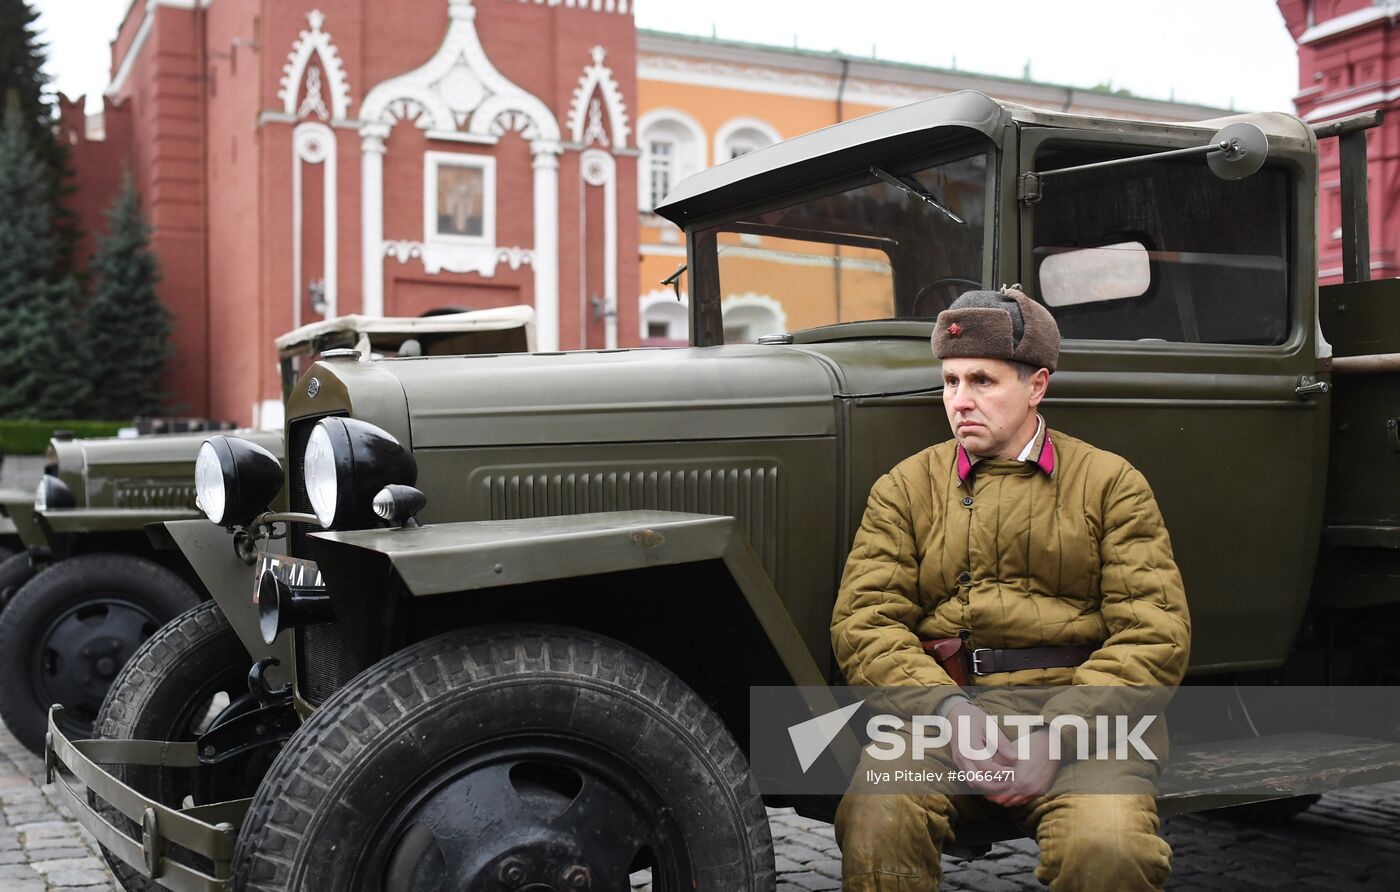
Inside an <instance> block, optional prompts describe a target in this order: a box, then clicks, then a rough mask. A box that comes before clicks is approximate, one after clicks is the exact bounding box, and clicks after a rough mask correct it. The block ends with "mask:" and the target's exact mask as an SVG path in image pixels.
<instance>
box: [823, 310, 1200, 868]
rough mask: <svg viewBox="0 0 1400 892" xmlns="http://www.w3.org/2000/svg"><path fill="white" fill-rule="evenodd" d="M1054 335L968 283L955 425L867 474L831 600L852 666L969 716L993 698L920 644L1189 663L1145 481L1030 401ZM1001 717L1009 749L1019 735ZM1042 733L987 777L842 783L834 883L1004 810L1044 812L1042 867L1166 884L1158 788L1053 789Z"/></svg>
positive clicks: (1005, 678)
mask: <svg viewBox="0 0 1400 892" xmlns="http://www.w3.org/2000/svg"><path fill="white" fill-rule="evenodd" d="M1059 347H1060V334H1059V329H1058V327H1057V326H1056V324H1055V320H1054V318H1053V317H1052V316H1051V315H1050V313H1049V311H1048V310H1046V309H1045V308H1044V307H1042V306H1041V305H1040V304H1038V303H1036V302H1035V301H1033V300H1031V299H1030V298H1028V297H1026V296H1025V295H1024V294H1022V293H1020V292H1019V291H1017V290H1015V289H1003V290H1002V291H1001V292H994V291H973V292H969V293H967V294H964V295H963V296H962V297H960V298H958V300H957V301H955V302H954V303H953V304H952V305H951V306H950V307H949V308H948V309H947V310H945V311H944V312H942V313H941V314H939V316H938V321H937V323H936V325H935V327H934V333H933V350H934V353H935V354H936V355H937V356H938V358H939V359H940V360H942V361H943V406H944V409H945V410H946V412H947V414H948V423H949V425H950V426H951V427H952V430H953V434H954V439H952V440H949V441H947V442H945V443H940V444H937V445H935V446H931V447H929V448H928V449H925V450H924V451H922V452H920V453H918V454H917V455H914V456H912V457H910V458H908V459H906V460H904V461H903V462H901V463H900V464H899V465H897V466H896V467H895V468H894V469H893V470H892V471H890V473H888V474H886V475H885V476H884V477H881V478H880V479H879V480H878V481H876V483H875V485H874V487H873V488H872V489H871V492H870V500H869V503H868V504H867V507H866V510H865V517H864V520H863V521H862V523H861V526H860V530H859V531H858V532H857V534H856V537H855V543H854V545H853V547H852V549H851V555H850V558H849V559H848V561H847V563H846V569H845V573H844V575H843V577H842V581H841V590H840V594H839V595H838V598H837V602H836V608H835V611H834V614H833V617H832V629H831V635H832V644H833V646H834V648H835V654H836V658H837V660H838V662H839V664H840V666H841V670H842V672H843V673H844V674H845V677H846V680H847V682H849V683H850V684H852V685H878V686H889V687H893V686H908V685H914V686H922V687H924V688H926V689H928V696H927V698H926V701H927V702H929V703H937V704H938V705H937V712H938V713H939V714H943V715H946V716H947V717H948V718H950V719H952V720H953V726H954V727H955V728H956V727H957V726H958V725H957V720H958V719H959V718H961V717H963V716H970V717H972V718H975V719H977V721H976V722H974V723H973V724H972V725H971V726H970V727H981V724H980V723H981V721H982V720H983V719H985V714H984V713H983V712H982V711H981V709H980V708H979V707H978V706H977V705H975V703H974V702H973V701H972V700H969V699H967V698H966V697H962V696H959V694H960V692H961V689H960V688H959V687H958V686H957V685H956V684H955V683H954V682H953V680H952V678H951V677H950V675H949V674H948V673H947V672H946V671H945V670H944V669H943V668H942V667H941V666H940V665H939V664H938V663H937V662H936V661H935V660H934V659H933V658H931V657H930V656H929V655H928V654H927V653H926V652H925V650H924V648H923V647H922V646H921V641H929V640H932V639H940V638H952V637H956V636H958V635H960V634H961V635H963V636H964V637H966V638H967V646H968V647H969V648H977V649H979V660H978V668H979V670H980V674H976V675H973V676H972V677H971V681H972V683H973V684H974V685H977V686H982V685H1060V686H1064V685H1176V684H1177V683H1178V682H1180V680H1181V678H1182V675H1183V674H1184V673H1185V671H1186V664H1187V658H1188V655H1189V649H1190V620H1189V617H1188V614H1187V608H1186V596H1185V593H1184V591H1183V588H1182V583H1181V576H1180V573H1179V572H1178V570H1177V567H1176V563H1175V561H1174V559H1173V557H1172V550H1171V542H1170V540H1169V539H1168V537H1167V531H1166V528H1165V526H1164V525H1163V522H1162V516H1161V513H1160V511H1159V510H1158V508H1157V503H1156V501H1155V499H1154V498H1153V496H1152V491H1151V490H1150V489H1149V488H1148V485H1147V481H1146V480H1145V479H1144V478H1143V476H1142V474H1140V473H1139V472H1138V471H1137V470H1135V469H1134V468H1133V467H1132V466H1131V465H1130V464H1128V462H1127V461H1125V460H1124V459H1122V458H1120V457H1119V456H1117V455H1114V454H1112V453H1109V452H1105V451H1103V450H1100V449H1095V448H1094V447H1093V446H1090V445H1089V444H1088V443H1085V442H1083V441H1081V440H1076V439H1074V438H1073V437H1070V436H1068V435H1066V434H1062V433H1060V432H1059V431H1052V430H1050V429H1049V428H1048V427H1046V425H1045V422H1044V420H1043V419H1042V418H1041V417H1040V415H1039V414H1038V413H1037V407H1038V406H1039V404H1040V402H1041V401H1042V399H1043V398H1044V397H1045V392H1046V388H1047V387H1048V385H1049V380H1050V374H1051V372H1053V371H1054V370H1055V365H1056V362H1057V360H1058V358H1059ZM983 648H985V649H987V650H980V649H983ZM1008 693H1009V692H1008ZM1085 693H1089V692H1088V691H1087V690H1086V691H1085ZM996 733H997V734H998V738H997V741H987V742H988V744H991V743H997V744H998V752H999V753H1009V752H1012V751H1015V750H1017V747H1015V746H1011V745H1009V744H1008V742H1007V741H1006V739H1005V738H1003V737H1001V736H1000V732H996ZM1030 733H1031V734H1032V736H1031V738H1030V740H1029V741H1028V742H1027V743H1028V747H1027V750H1026V751H1025V753H1024V754H1029V758H1028V759H1022V760H1021V761H1018V762H1016V763H1015V769H1016V770H1015V775H1016V781H1015V783H1014V784H1013V785H1011V786H1009V787H1008V786H1005V785H994V784H991V783H987V784H985V785H982V784H979V785H978V789H980V790H981V792H982V793H983V794H984V795H983V796H961V795H944V794H942V793H936V792H934V793H928V794H924V795H916V794H912V793H911V794H898V795H896V794H873V793H862V792H857V791H855V790H854V789H853V790H852V792H848V793H847V795H846V796H845V797H844V798H843V799H842V801H841V806H840V809H839V810H838V812H837V816H836V839H837V842H838V843H839V844H840V846H841V852H842V856H843V866H842V873H843V886H842V887H843V888H844V889H846V890H900V892H909V890H916V889H918V890H923V889H935V888H937V885H938V882H939V879H940V878H941V876H942V872H941V870H940V867H939V857H940V854H941V852H942V849H943V846H944V844H945V843H946V842H948V841H950V840H951V839H952V830H951V824H952V822H954V821H956V820H958V819H959V818H961V819H964V820H970V819H979V818H982V817H986V816H989V814H990V813H992V812H996V811H997V810H998V809H1001V810H1004V813H1005V814H1006V816H1007V817H1009V818H1011V819H1012V820H1014V821H1016V822H1017V823H1019V824H1020V825H1022V826H1024V827H1026V828H1027V829H1028V830H1031V829H1033V830H1034V832H1035V835H1036V839H1037V841H1038V842H1039V844H1040V849H1041V863H1040V866H1039V868H1038V869H1037V870H1036V876H1037V877H1038V878H1039V879H1040V880H1041V881H1042V882H1044V883H1047V884H1049V885H1050V887H1051V888H1052V889H1104V890H1126V889H1158V888H1161V887H1162V885H1163V884H1164V883H1165V882H1166V879H1167V876H1168V874H1169V873H1170V870H1171V848H1170V847H1169V846H1168V845H1167V843H1166V841H1165V840H1163V839H1161V837H1160V836H1158V834H1157V829H1158V821H1157V811H1156V801H1155V798H1154V797H1153V796H1152V795H1151V793H1141V792H1140V793H1136V794H1124V793H1115V794H1092V793H1083V792H1078V793H1076V792H1064V791H1060V790H1059V789H1054V790H1052V788H1051V787H1052V784H1053V783H1054V782H1055V779H1056V775H1057V773H1058V772H1059V769H1060V765H1061V763H1060V762H1059V761H1054V760H1051V759H1050V758H1049V752H1050V747H1049V745H1048V738H1049V733H1048V732H1047V731H1046V730H1045V729H1043V728H1042V729H1040V730H1037V731H1033V732H1030ZM956 753H957V750H956V748H955V749H954V754H955V757H956V758H959V760H960V761H959V765H960V766H961V767H965V768H966V767H977V765H975V764H973V763H968V762H965V761H962V757H957V756H956ZM1024 754H1023V753H1021V752H1017V755H1018V756H1021V755H1024ZM998 759H1002V756H1000V755H994V756H993V758H992V759H990V760H987V761H986V762H984V763H981V767H988V768H997V767H1002V765H1004V764H1006V763H1005V762H1004V760H1003V761H997V760H998ZM1083 764H1084V765H1085V767H1086V769H1087V768H1090V767H1092V766H1090V765H1089V763H1083ZM1154 770H1155V769H1154Z"/></svg>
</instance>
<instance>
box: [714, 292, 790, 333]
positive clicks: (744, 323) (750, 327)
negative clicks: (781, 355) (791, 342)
mask: <svg viewBox="0 0 1400 892" xmlns="http://www.w3.org/2000/svg"><path fill="white" fill-rule="evenodd" d="M720 312H721V313H722V314H723V319H724V342H725V343H726V344H752V343H753V342H754V341H757V340H758V339H759V338H761V337H763V336H764V335H767V334H777V333H779V332H783V331H786V330H787V313H785V312H783V305H782V304H780V303H778V302H777V301H776V300H774V299H773V298H771V297H769V296H768V295H766V294H736V295H733V296H732V297H728V298H726V299H725V300H724V301H722V302H721V304H720Z"/></svg>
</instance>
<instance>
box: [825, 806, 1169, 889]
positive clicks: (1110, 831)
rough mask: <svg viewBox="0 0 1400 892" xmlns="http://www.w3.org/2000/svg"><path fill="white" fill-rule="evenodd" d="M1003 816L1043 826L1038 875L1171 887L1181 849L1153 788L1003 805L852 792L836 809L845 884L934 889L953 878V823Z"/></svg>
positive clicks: (1062, 880)
mask: <svg viewBox="0 0 1400 892" xmlns="http://www.w3.org/2000/svg"><path fill="white" fill-rule="evenodd" d="M997 814H1001V815H1003V816H1005V817H1007V818H1010V819H1011V820H1013V821H1014V822H1015V823H1016V824H1017V825H1019V826H1021V827H1022V828H1024V829H1026V830H1028V831H1032V832H1034V834H1035V839H1036V842H1037V843H1039V844H1040V866H1039V867H1037V868H1036V871H1035V876H1036V879H1038V880H1040V881H1041V882H1042V883H1045V884H1046V885H1048V886H1049V887H1050V889H1051V892H1061V890H1083V892H1089V890H1105V892H1122V890H1137V889H1161V888H1162V886H1163V884H1165V883H1166V881H1167V876H1168V875H1169V874H1170V873H1171V847H1170V846H1168V845H1167V842H1166V840H1164V839H1162V838H1161V837H1160V836H1158V835H1157V829H1158V820H1157V803H1156V799H1155V798H1154V797H1153V796H1151V795H1147V794H1129V793H1079V794H1075V793H1061V794H1057V795H1050V796H1042V797H1040V798H1039V799H1037V800H1035V801H1033V802H1031V803H1029V804H1027V805H1025V806H1021V807H1019V808H1012V809H1003V808H1001V807H1000V806H997V805H994V804H992V803H990V802H988V801H987V800H986V799H984V798H983V797H981V796H958V795H955V796H945V795H942V794H937V793H930V794H923V795H914V794H880V793H855V792H852V793H848V794H846V796H844V797H843V798H842V800H841V805H840V807H839V808H838V809H837V812H836V842H837V845H839V846H840V847H841V857H842V863H841V888H842V889H843V890H845V892H916V890H917V892H925V890H930V892H931V890H936V889H937V888H938V885H939V882H940V881H941V880H942V877H943V870H942V868H941V867H940V865H939V857H940V856H941V855H942V852H943V847H944V846H945V845H946V844H948V843H950V842H953V841H954V831H953V825H954V824H955V823H958V822H975V821H978V820H987V819H988V818H991V817H994V816H996V815H997Z"/></svg>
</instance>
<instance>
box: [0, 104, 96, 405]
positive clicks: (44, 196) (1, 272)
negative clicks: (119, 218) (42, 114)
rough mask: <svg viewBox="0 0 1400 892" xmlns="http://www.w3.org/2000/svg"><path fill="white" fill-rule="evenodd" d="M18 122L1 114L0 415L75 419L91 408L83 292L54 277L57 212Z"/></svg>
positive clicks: (18, 116) (68, 277) (18, 117)
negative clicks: (81, 317) (80, 321)
mask: <svg viewBox="0 0 1400 892" xmlns="http://www.w3.org/2000/svg"><path fill="white" fill-rule="evenodd" d="M49 186H50V181H49V178H48V177H47V176H46V172H45V170H44V165H43V162H42V161H41V160H40V159H39V158H38V157H37V156H36V154H35V153H34V151H33V150H32V149H31V147H30V144H29V141H28V139H27V138H26V133H25V122H24V119H23V116H22V115H21V114H19V113H18V112H17V111H16V110H15V109H12V108H10V109H5V111H4V112H3V115H0V344H3V345H4V347H3V349H0V417H8V418H16V417H22V418H75V417H82V415H83V414H84V413H85V412H86V410H87V408H88V403H87V397H88V393H89V385H88V371H87V367H86V363H85V362H84V356H83V353H82V352H81V349H80V348H81V342H80V340H79V338H78V329H79V326H78V324H77V320H78V310H79V299H80V294H79V291H78V287H77V285H76V283H75V281H74V280H73V277H72V276H71V274H70V275H66V276H65V275H58V274H56V273H55V272H54V263H55V259H56V257H57V249H56V244H55V242H56V239H55V237H54V233H53V216H54V207H53V202H52V198H51V193H50V191H49Z"/></svg>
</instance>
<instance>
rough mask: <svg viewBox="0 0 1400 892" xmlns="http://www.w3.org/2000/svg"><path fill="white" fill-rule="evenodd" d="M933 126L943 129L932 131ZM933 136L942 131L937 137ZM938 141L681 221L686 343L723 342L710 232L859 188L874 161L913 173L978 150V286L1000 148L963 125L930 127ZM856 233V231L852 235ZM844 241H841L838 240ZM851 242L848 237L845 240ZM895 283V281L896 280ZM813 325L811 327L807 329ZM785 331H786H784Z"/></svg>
mask: <svg viewBox="0 0 1400 892" xmlns="http://www.w3.org/2000/svg"><path fill="white" fill-rule="evenodd" d="M938 130H943V131H944V133H942V134H938V133H937V131H938ZM938 136H944V137H945V138H944V139H942V140H939V139H938ZM934 141H938V142H941V145H939V146H938V147H937V148H934V149H931V150H930V149H925V150H924V151H921V152H919V153H917V154H911V153H904V154H902V155H898V156H890V155H888V154H885V155H882V154H881V153H879V152H878V151H872V152H871V153H870V155H869V157H868V159H867V163H865V164H863V165H862V166H861V168H860V169H859V170H857V171H853V172H852V173H850V174H849V175H847V176H845V177H842V178H840V179H833V180H831V181H828V182H826V183H823V184H821V185H818V186H812V185H806V186H805V187H803V188H799V189H793V190H790V191H786V192H782V193H779V194H776V195H768V196H764V197H763V199H762V200H761V201H755V202H753V203H751V204H746V205H743V206H742V207H741V208H739V209H737V210H735V211H733V212H731V213H726V214H724V215H723V216H721V217H711V218H708V219H704V220H700V221H695V223H693V224H692V225H690V226H688V227H687V233H686V253H687V261H688V269H687V271H686V273H687V276H686V277H687V279H688V281H687V283H686V284H687V285H688V287H687V288H685V291H687V292H688V293H689V298H690V323H691V324H690V331H691V345H692V346H697V347H704V346H713V345H717V344H723V343H724V326H723V313H722V309H721V301H722V299H723V293H722V289H721V287H720V286H721V283H720V280H719V264H718V251H717V240H716V233H717V232H719V231H721V230H724V231H740V230H742V229H746V228H752V227H753V225H754V224H753V223H751V222H749V221H752V219H753V218H754V217H757V216H759V215H761V214H766V213H769V212H772V211H777V210H782V209H784V208H790V207H794V206H796V205H800V204H802V203H804V202H808V201H813V200H816V199H820V198H825V197H827V196H831V195H837V194H839V193H842V192H847V191H851V190H854V189H860V188H864V187H868V186H872V185H875V184H877V183H879V182H880V178H879V177H878V176H877V175H875V174H874V173H872V172H871V170H870V169H871V168H872V167H879V168H881V169H883V170H884V171H887V172H889V173H892V174H894V175H896V176H900V177H907V176H908V175H909V174H912V173H918V172H920V171H924V170H927V169H929V168H932V167H935V166H937V165H939V164H946V163H948V162H952V161H957V160H961V159H965V158H971V157H974V156H977V155H981V156H983V157H984V158H985V160H986V163H985V181H984V183H983V202H984V205H983V215H982V216H983V221H982V256H981V279H982V284H983V286H984V287H986V286H987V283H988V281H989V280H990V277H991V276H992V274H993V272H992V271H993V270H995V269H996V268H997V267H996V263H997V250H998V242H999V239H998V238H997V226H998V225H999V222H1000V219H999V218H1000V203H999V194H1000V190H1001V188H1002V185H1001V175H1002V171H1001V152H1002V149H1001V147H999V146H998V145H997V144H996V142H995V141H994V140H992V139H991V138H989V137H988V136H987V135H986V134H984V133H981V132H978V131H975V130H970V129H967V128H963V127H947V128H935V131H934V132H931V133H930V142H934ZM909 200H910V201H918V200H919V199H918V198H917V197H915V196H910V197H909ZM858 238H860V237H858ZM863 239H864V240H865V241H867V242H869V243H872V244H873V243H874V242H877V241H879V239H878V237H873V236H865V237H863ZM843 243H844V242H843ZM851 243H852V244H854V242H851ZM895 287H899V286H898V285H896V286H895ZM871 321H872V320H851V321H847V322H839V323H835V324H832V325H824V326H820V329H821V330H823V331H830V330H835V331H840V330H842V329H844V328H845V327H847V326H861V325H864V326H868V325H869V323H870V322H871ZM878 321H882V322H885V323H891V324H898V325H909V326H913V327H916V328H920V329H921V330H926V329H927V328H928V326H929V324H930V323H929V320H927V319H914V318H891V319H885V320H878ZM813 330H816V329H813ZM790 333H791V332H790Z"/></svg>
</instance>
